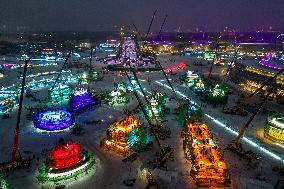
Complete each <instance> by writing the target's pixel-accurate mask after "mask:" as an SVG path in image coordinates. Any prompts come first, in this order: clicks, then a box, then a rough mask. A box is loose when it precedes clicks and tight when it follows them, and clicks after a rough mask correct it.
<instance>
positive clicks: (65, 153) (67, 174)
mask: <svg viewBox="0 0 284 189" xmlns="http://www.w3.org/2000/svg"><path fill="white" fill-rule="evenodd" d="M94 165H95V158H94V155H93V153H90V152H88V151H87V150H85V149H83V148H82V146H81V144H79V143H76V142H73V141H69V142H67V143H64V144H60V145H58V146H57V147H56V148H55V149H54V150H52V151H51V152H50V153H49V154H48V156H47V159H46V161H45V163H44V164H42V165H41V166H40V167H39V175H38V177H37V178H38V180H39V181H40V182H42V183H47V182H52V183H58V182H61V181H67V180H70V179H72V178H77V176H78V175H82V174H86V173H88V172H90V170H91V168H92V167H93V166H94Z"/></svg>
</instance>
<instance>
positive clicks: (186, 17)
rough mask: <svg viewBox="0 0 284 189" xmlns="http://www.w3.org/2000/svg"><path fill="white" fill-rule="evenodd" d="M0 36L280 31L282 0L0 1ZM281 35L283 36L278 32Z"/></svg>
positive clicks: (283, 23) (283, 13)
mask: <svg viewBox="0 0 284 189" xmlns="http://www.w3.org/2000/svg"><path fill="white" fill-rule="evenodd" d="M0 4H1V9H0V31H2V32H3V31H6V32H15V31H17V30H18V31H21V30H23V31H114V30H119V28H120V26H122V25H124V26H126V27H130V29H131V30H132V29H133V27H132V24H135V25H136V26H137V27H138V29H139V30H143V31H145V30H147V27H148V24H149V22H150V19H151V17H152V14H153V11H154V10H155V9H157V10H158V12H157V15H156V18H155V20H154V23H153V28H152V30H151V31H153V32H157V31H158V30H159V28H160V25H161V23H162V21H163V19H164V16H165V15H166V14H168V19H167V22H166V23H165V27H164V31H177V30H179V31H184V32H187V31H197V30H202V31H206V32H208V31H222V30H223V29H224V28H225V27H228V28H232V29H235V30H237V31H256V30H259V31H261V30H264V31H269V30H272V31H283V30H284V11H283V7H284V1H283V0H250V1H247V0H231V1H227V0H214V1H212V0H203V1H192V0H151V1H147V2H146V1H143V0H132V1H131V0H119V1H112V0H104V1H99V0H81V1H78V0H68V1H67V0H62V1H58V0H29V1H19V0H0ZM283 32H284V31H283Z"/></svg>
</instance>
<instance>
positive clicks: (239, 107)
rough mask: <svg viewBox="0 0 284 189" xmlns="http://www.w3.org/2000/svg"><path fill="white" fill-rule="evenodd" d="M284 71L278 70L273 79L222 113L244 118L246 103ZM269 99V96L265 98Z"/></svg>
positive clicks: (224, 109)
mask: <svg viewBox="0 0 284 189" xmlns="http://www.w3.org/2000/svg"><path fill="white" fill-rule="evenodd" d="M283 70H284V69H282V70H280V71H279V72H278V73H276V74H275V75H274V76H273V77H271V78H269V79H268V80H266V81H265V82H264V83H263V84H262V85H261V86H260V87H259V88H258V89H256V90H255V91H254V92H253V93H251V94H250V95H244V96H243V98H241V99H240V100H239V102H238V103H237V104H236V105H235V106H233V107H232V108H223V110H222V112H223V113H225V114H233V115H241V116H246V115H247V112H246V111H245V106H246V105H247V104H248V101H249V100H250V99H251V98H252V97H253V96H254V95H256V94H258V93H259V92H260V91H261V90H262V89H263V88H264V87H265V86H270V85H271V84H272V83H273V81H274V80H275V79H276V77H277V76H278V75H280V74H281V73H282V72H283ZM267 98H269V96H268V97H267Z"/></svg>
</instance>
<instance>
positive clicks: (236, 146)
mask: <svg viewBox="0 0 284 189" xmlns="http://www.w3.org/2000/svg"><path fill="white" fill-rule="evenodd" d="M273 89H274V88H273V87H271V88H270V89H269V91H268V92H267V94H266V95H265V97H264V98H263V99H262V101H261V102H260V103H259V104H258V105H257V107H256V108H255V110H254V112H253V114H252V115H251V116H250V118H249V120H248V121H247V122H246V124H244V126H243V127H242V128H241V129H240V132H239V134H238V136H237V137H236V138H235V139H234V140H232V141H231V142H230V143H229V145H228V149H230V150H232V151H235V152H238V151H242V147H241V143H240V140H241V138H242V137H243V136H244V134H245V132H246V130H247V129H248V128H249V126H250V123H251V122H252V121H253V119H254V117H255V116H256V115H257V114H258V113H259V112H260V110H261V108H262V107H263V105H264V103H265V102H266V100H267V99H268V97H269V95H270V94H271V93H272V92H273Z"/></svg>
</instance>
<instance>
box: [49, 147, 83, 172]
mask: <svg viewBox="0 0 284 189" xmlns="http://www.w3.org/2000/svg"><path fill="white" fill-rule="evenodd" d="M83 158H84V150H83V149H82V146H81V145H80V144H78V143H75V142H68V143H65V144H63V145H59V146H57V147H56V148H55V149H54V150H53V151H51V152H50V153H49V155H48V158H47V162H48V165H49V168H51V169H52V170H60V169H65V168H69V167H72V166H74V165H76V164H78V163H79V162H81V161H82V160H83Z"/></svg>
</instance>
